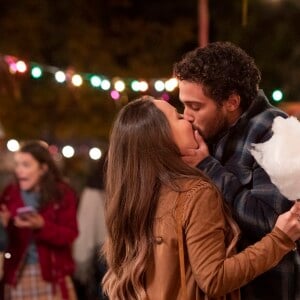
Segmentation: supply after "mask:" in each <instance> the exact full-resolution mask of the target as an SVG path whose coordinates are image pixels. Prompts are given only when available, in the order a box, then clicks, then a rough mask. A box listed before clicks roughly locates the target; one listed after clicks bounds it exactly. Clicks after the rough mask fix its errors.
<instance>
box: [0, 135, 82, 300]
mask: <svg viewBox="0 0 300 300" xmlns="http://www.w3.org/2000/svg"><path fill="white" fill-rule="evenodd" d="M15 175H16V183H12V184H10V185H9V186H7V187H6V188H5V189H4V192H3V194H2V195H1V198H0V202H1V213H0V216H1V220H2V223H3V224H4V225H5V226H6V228H7V233H8V240H9V245H8V248H7V252H8V253H10V256H11V257H10V259H6V260H5V262H4V282H5V299H6V300H17V299H23V300H29V299H30V300H31V299H37V300H42V299H76V296H75V293H74V289H73V286H72V283H71V280H70V275H71V274H72V273H73V270H74V263H73V260H72V257H71V244H72V242H73V241H74V240H75V238H76V236H77V224H76V205H77V201H76V196H75V193H74V192H73V190H72V189H71V188H70V187H69V186H68V185H67V184H66V183H65V182H64V181H63V180H62V178H61V175H60V173H59V171H58V169H57V167H56V165H55V162H54V160H53V159H52V157H51V155H50V153H49V151H48V149H47V146H46V145H45V144H44V143H41V142H36V141H33V142H28V143H26V144H24V145H23V146H22V147H21V149H20V151H18V152H17V153H16V154H15Z"/></svg>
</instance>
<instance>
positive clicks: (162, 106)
mask: <svg viewBox="0 0 300 300" xmlns="http://www.w3.org/2000/svg"><path fill="white" fill-rule="evenodd" d="M153 102H154V104H155V105H156V107H157V108H158V109H159V110H161V111H162V112H163V113H164V115H165V116H166V118H167V120H168V122H169V124H170V127H171V130H172V134H173V139H174V142H175V143H176V145H177V146H178V148H179V150H180V152H181V153H182V154H183V153H185V150H186V149H197V148H198V144H197V142H196V140H195V136H194V130H193V127H192V124H191V123H190V122H189V121H187V120H185V119H184V118H183V116H182V115H181V114H179V113H178V112H177V110H176V108H175V107H173V106H172V105H170V104H169V103H168V102H166V101H162V100H154V101H153Z"/></svg>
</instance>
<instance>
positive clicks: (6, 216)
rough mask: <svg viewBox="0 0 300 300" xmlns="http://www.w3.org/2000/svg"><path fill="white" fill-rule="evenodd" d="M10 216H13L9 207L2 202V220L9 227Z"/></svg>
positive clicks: (0, 217) (0, 212)
mask: <svg viewBox="0 0 300 300" xmlns="http://www.w3.org/2000/svg"><path fill="white" fill-rule="evenodd" d="M10 217H11V213H10V211H9V210H8V209H7V206H6V205H5V204H1V206H0V222H1V223H2V225H3V227H7V224H8V222H9V219H10Z"/></svg>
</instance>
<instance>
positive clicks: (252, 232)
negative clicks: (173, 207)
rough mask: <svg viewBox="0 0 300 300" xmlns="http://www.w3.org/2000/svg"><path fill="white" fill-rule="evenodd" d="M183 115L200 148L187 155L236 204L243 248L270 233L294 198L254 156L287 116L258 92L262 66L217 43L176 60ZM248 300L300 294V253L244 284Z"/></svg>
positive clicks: (290, 297)
mask: <svg viewBox="0 0 300 300" xmlns="http://www.w3.org/2000/svg"><path fill="white" fill-rule="evenodd" d="M174 74H175V76H176V78H177V79H178V80H179V98H180V100H181V102H182V103H183V105H184V118H185V119H187V120H188V121H190V122H191V123H192V124H193V126H194V128H195V130H196V133H195V137H196V139H197V141H198V144H199V148H198V149H197V150H192V149H191V150H190V152H189V153H186V154H187V155H186V156H185V157H184V158H185V160H186V161H187V162H188V163H189V164H191V165H195V166H197V167H198V168H199V169H201V170H202V171H204V172H205V173H206V174H207V175H208V176H209V177H210V178H211V179H212V180H213V181H214V182H215V184H216V185H217V186H218V187H219V189H220V190H221V191H222V193H223V197H224V199H225V201H226V202H227V203H228V204H229V206H230V207H231V208H232V212H233V215H234V217H235V219H236V221H237V222H238V224H239V226H240V228H241V231H242V235H241V240H240V243H239V248H240V250H241V249H243V248H245V247H246V246H247V245H250V244H253V243H255V242H256V241H258V240H260V239H261V238H262V237H263V236H264V235H265V234H266V233H268V232H270V231H271V229H272V227H273V226H274V224H275V220H276V219H277V217H278V215H279V214H280V213H283V212H285V211H287V210H288V209H289V208H290V207H291V205H292V203H291V201H289V200H287V199H286V198H284V197H283V196H282V195H281V194H280V192H279V191H278V189H277V188H276V187H275V186H274V185H273V184H272V183H271V181H270V178H269V176H268V175H267V174H266V172H265V171H264V170H263V169H262V168H261V167H260V166H259V165H258V164H257V163H256V161H255V159H254V158H253V156H252V155H251V153H250V149H251V145H252V143H262V142H265V141H266V140H268V139H269V138H270V137H271V136H272V130H271V126H272V122H273V119H274V118H275V117H276V116H283V117H286V114H285V113H284V112H282V111H280V110H279V109H277V108H275V107H273V106H271V104H270V103H269V102H268V100H267V98H266V96H265V95H264V93H263V92H262V91H261V90H259V88H258V86H259V82H260V79H261V75H260V71H259V70H258V68H257V66H256V65H255V63H254V61H253V59H252V58H251V57H249V56H248V55H247V54H246V53H245V52H244V51H243V50H242V49H240V48H238V47H237V46H235V45H233V44H231V43H228V42H216V43H211V44H209V45H208V46H206V47H205V48H198V49H195V50H194V51H191V52H189V53H187V54H186V55H185V56H184V57H183V59H182V60H181V61H179V62H177V63H176V64H175V65H174ZM241 293H242V299H243V300H296V299H300V256H299V253H298V252H297V251H293V252H292V253H290V254H288V255H287V256H286V257H285V258H284V259H283V260H282V262H281V263H280V264H279V265H278V266H276V267H275V268H273V269H272V270H271V271H269V272H267V273H265V274H263V275H261V276H259V277H258V278H257V279H255V280H253V281H252V282H251V283H250V284H248V285H247V286H245V287H244V288H242V290H241Z"/></svg>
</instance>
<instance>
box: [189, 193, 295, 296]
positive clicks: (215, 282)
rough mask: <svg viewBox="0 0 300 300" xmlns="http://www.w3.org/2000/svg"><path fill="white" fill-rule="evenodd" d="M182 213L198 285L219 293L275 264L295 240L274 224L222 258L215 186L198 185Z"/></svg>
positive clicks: (211, 293) (222, 235)
mask: <svg viewBox="0 0 300 300" xmlns="http://www.w3.org/2000/svg"><path fill="white" fill-rule="evenodd" d="M193 197H194V198H193V199H191V201H189V202H188V204H187V206H186V209H185V214H184V230H185V236H186V244H187V251H188V257H189V260H190V264H191V268H192V271H193V274H194V276H195V279H196V280H197V282H198V285H199V287H200V288H201V289H202V290H203V291H204V292H205V293H207V294H208V295H209V296H211V297H220V296H222V295H224V294H227V293H229V292H231V291H233V290H235V289H237V288H240V287H241V286H243V285H245V284H246V283H248V282H249V281H251V280H252V279H254V278H255V277H256V276H258V275H260V274H261V273H263V272H265V271H267V270H268V269H270V268H272V267H273V266H275V265H276V264H277V263H278V262H279V261H280V260H281V259H282V258H283V256H284V255H285V254H287V253H288V252H289V251H290V250H292V249H294V247H295V243H294V242H293V241H292V240H291V239H290V238H289V237H288V236H287V235H285V234H284V233H283V232H282V231H281V230H279V229H278V228H275V229H274V230H273V231H272V232H271V233H269V234H268V235H266V236H265V237H264V238H263V239H262V240H261V241H259V242H257V243H256V244H254V245H252V246H250V247H248V248H246V249H245V250H244V251H243V252H241V253H238V254H235V255H234V256H232V257H229V258H226V256H225V253H226V245H225V242H224V241H225V240H226V222H225V217H224V212H223V206H222V199H221V197H220V195H219V193H218V192H217V190H216V189H215V188H209V187H208V188H203V187H202V188H198V190H196V192H195V193H194V196H193Z"/></svg>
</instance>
